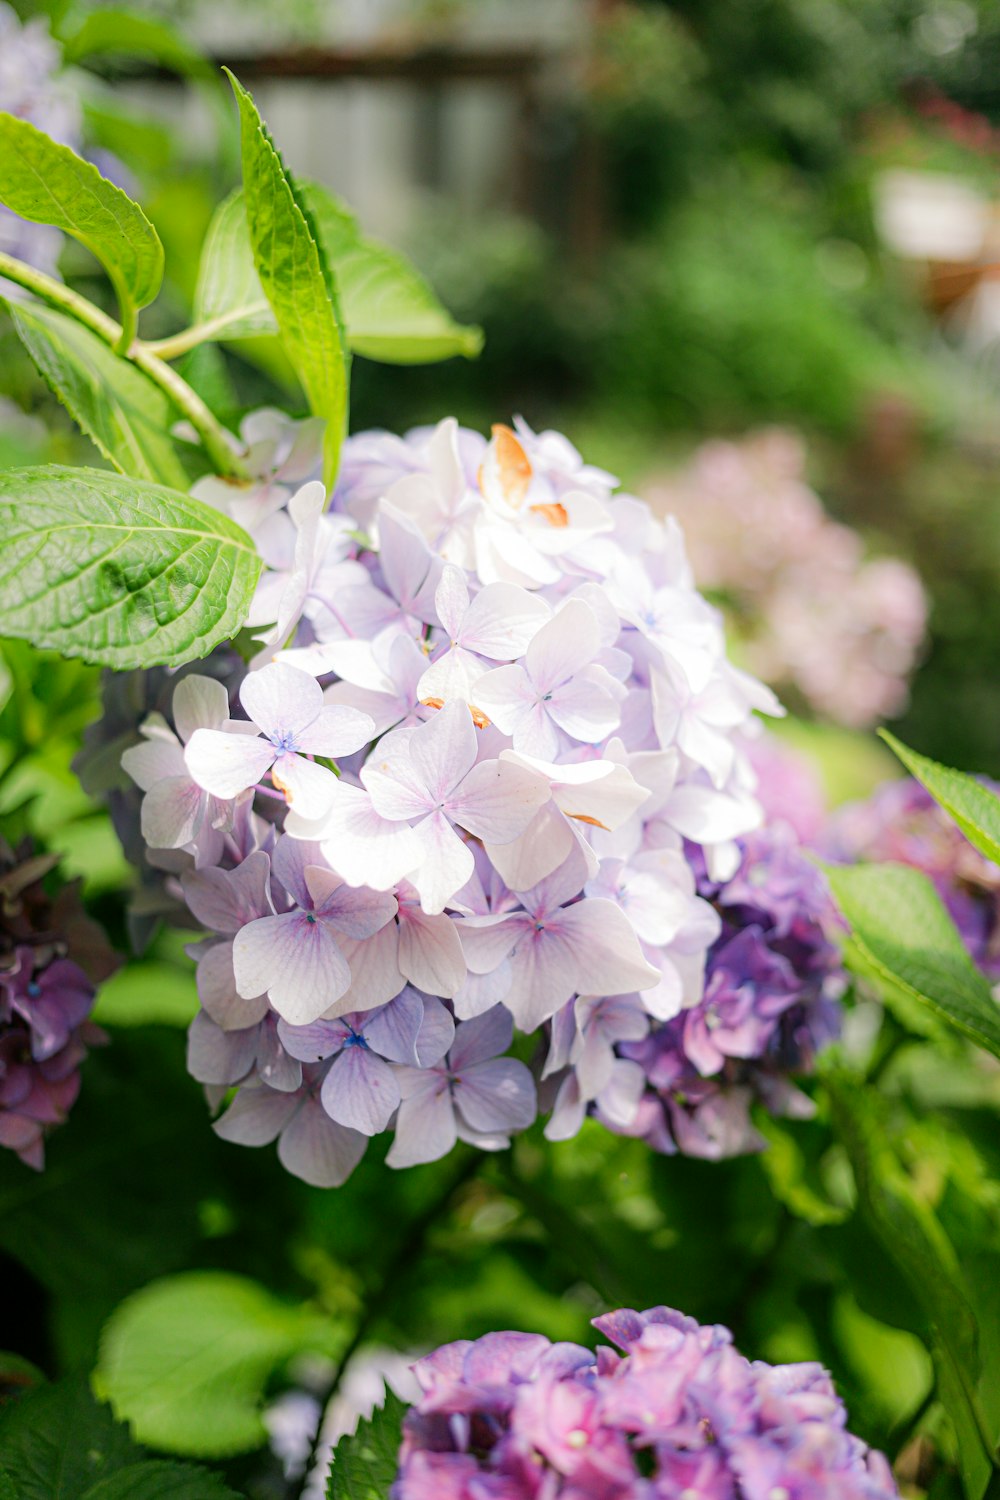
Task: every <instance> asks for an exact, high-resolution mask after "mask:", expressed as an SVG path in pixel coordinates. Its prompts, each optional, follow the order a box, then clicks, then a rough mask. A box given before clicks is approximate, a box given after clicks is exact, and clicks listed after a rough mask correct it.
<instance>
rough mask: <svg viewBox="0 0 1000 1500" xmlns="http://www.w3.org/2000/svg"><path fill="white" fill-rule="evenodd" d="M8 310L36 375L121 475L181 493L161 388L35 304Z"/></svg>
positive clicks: (169, 409) (182, 481)
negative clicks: (37, 374)
mask: <svg viewBox="0 0 1000 1500" xmlns="http://www.w3.org/2000/svg"><path fill="white" fill-rule="evenodd" d="M6 306H7V311H8V312H9V314H10V317H11V321H12V322H13V324H14V327H15V329H16V330H17V334H18V337H19V338H20V340H21V342H22V344H23V345H24V347H25V348H26V349H27V351H28V353H29V354H30V355H31V358H32V360H33V361H34V363H35V366H36V367H37V369H38V371H39V373H40V374H41V375H42V376H43V378H44V379H45V381H46V383H47V384H48V386H49V387H50V389H51V390H52V391H53V392H54V394H55V395H56V396H58V398H59V400H60V401H61V402H62V404H63V405H64V406H65V407H66V410H67V411H68V412H69V414H70V416H71V417H72V418H73V419H74V421H75V422H76V423H77V424H78V425H79V426H80V427H81V428H82V429H83V431H84V432H85V433H86V434H87V436H88V437H89V438H91V439H92V440H93V442H94V443H95V444H96V445H97V447H98V448H99V449H100V450H101V452H102V453H103V454H104V457H105V458H106V459H108V461H109V462H110V463H112V464H114V466H115V468H116V469H117V470H118V471H119V473H121V474H131V475H133V476H134V477H135V478H136V479H152V480H155V481H158V482H159V483H160V484H166V485H170V486H171V487H172V488H173V489H180V490H184V489H186V488H187V485H188V478H187V475H186V473H185V471H184V465H183V464H182V463H181V461H180V458H179V457H178V454H177V450H176V448H175V447H174V445H173V443H172V442H171V440H170V436H169V433H170V428H171V426H172V425H173V423H174V421H175V420H176V412H175V411H174V408H173V406H172V405H171V403H170V401H169V400H168V398H167V397H166V396H165V395H164V393H163V391H162V390H161V389H160V387H159V386H158V385H155V384H154V383H153V381H152V380H150V379H149V377H148V376H147V375H144V374H143V373H142V371H141V370H139V369H137V368H136V366H135V365H133V364H131V363H130V362H129V361H128V360H125V359H120V358H119V357H118V356H117V355H116V354H114V353H113V352H112V351H111V350H110V349H109V348H108V346H107V345H106V344H105V343H104V342H103V341H102V340H101V339H99V338H98V337H97V335H96V334H93V333H91V332H90V329H89V328H84V326H83V324H82V323H77V322H76V320H75V319H73V318H68V317H66V316H65V315H64V314H63V313H59V312H55V311H54V309H52V308H50V307H45V306H43V305H42V304H41V303H38V302H35V303H27V302H9V303H7V304H6Z"/></svg>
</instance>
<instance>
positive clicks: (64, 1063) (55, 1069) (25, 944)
mask: <svg viewBox="0 0 1000 1500" xmlns="http://www.w3.org/2000/svg"><path fill="white" fill-rule="evenodd" d="M56 863H57V861H56V859H55V857H53V856H49V855H40V854H36V853H35V852H34V850H33V849H32V847H31V845H30V842H28V841H25V843H24V844H22V845H20V846H19V847H18V848H17V849H16V850H13V849H11V848H10V847H9V846H8V845H7V844H5V843H4V842H3V840H0V1146H6V1147H7V1148H8V1149H9V1150H12V1151H16V1152H17V1154H18V1156H19V1157H20V1158H21V1160H22V1161H23V1162H24V1163H25V1164H26V1165H27V1166H29V1167H34V1168H35V1169H36V1170H38V1171H40V1170H41V1169H42V1167H43V1166H44V1165H45V1138H46V1136H47V1135H48V1134H49V1132H50V1131H51V1130H52V1129H53V1127H55V1126H56V1125H60V1124H62V1123H63V1121H64V1120H65V1119H66V1116H67V1114H68V1113H69V1110H70V1108H71V1106H72V1105H73V1103H74V1101H75V1099H76V1096H77V1094H78V1093H79V1091H80V1071H79V1070H80V1063H81V1062H82V1061H83V1059H84V1058H85V1057H86V1055H87V1047H88V1046H93V1045H94V1044H95V1043H99V1042H101V1041H103V1040H104V1036H103V1033H102V1032H101V1031H100V1029H99V1028H98V1027H96V1026H95V1025H93V1023H92V1022H91V1021H90V1020H89V1019H88V1018H89V1016H90V1012H91V1010H92V1009H93V1004H94V996H95V992H96V982H97V981H98V980H100V979H103V978H105V977H106V976H107V975H108V974H109V973H110V972H111V970H112V969H113V967H114V957H113V955H112V953H111V950H110V949H109V948H108V946H107V943H106V942H105V940H104V937H103V934H102V933H101V932H100V930H99V929H98V928H97V926H96V925H95V924H94V923H92V922H90V921H89V919H88V918H86V917H85V916H84V915H83V912H82V910H81V908H80V904H79V896H78V894H77V891H76V888H75V887H73V886H63V887H62V889H61V891H60V892H59V893H58V894H57V895H56V896H55V897H54V898H53V897H51V896H50V895H49V893H48V890H47V889H46V878H47V877H49V876H50V873H51V871H52V870H53V868H54V867H55V865H56Z"/></svg>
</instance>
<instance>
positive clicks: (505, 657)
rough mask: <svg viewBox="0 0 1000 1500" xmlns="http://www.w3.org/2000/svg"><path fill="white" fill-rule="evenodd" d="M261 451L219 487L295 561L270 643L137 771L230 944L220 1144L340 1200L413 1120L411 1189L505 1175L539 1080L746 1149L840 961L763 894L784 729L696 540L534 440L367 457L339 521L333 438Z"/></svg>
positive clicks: (450, 442) (782, 897)
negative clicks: (760, 733) (282, 1165)
mask: <svg viewBox="0 0 1000 1500" xmlns="http://www.w3.org/2000/svg"><path fill="white" fill-rule="evenodd" d="M242 433H243V438H244V441H245V443H246V445H247V446H248V450H249V451H248V457H247V463H248V468H249V471H250V473H251V475H252V477H251V478H250V479H249V480H247V481H245V482H243V483H241V484H238V485H221V484H220V483H219V482H217V481H214V480H207V481H202V482H200V484H199V486H198V490H199V493H200V494H201V495H202V497H203V498H204V499H206V500H207V501H209V502H210V503H212V504H215V505H218V506H220V507H221V508H224V509H226V510H227V511H228V512H229V514H231V515H233V516H235V517H236V518H237V519H239V520H240V522H241V524H243V525H244V526H245V527H246V528H247V530H248V531H249V533H250V534H251V536H252V537H253V538H254V540H255V543H256V545H257V547H258V550H259V551H260V554H261V557H262V559H263V561H264V563H265V565H266V566H265V569H264V572H263V575H262V578H261V582H260V584H259V586H258V590H257V593H256V596H255V599H254V603H253V607H252V610H251V614H250V623H251V626H252V627H253V628H255V629H258V628H259V629H260V630H261V633H260V635H259V636H258V640H259V641H260V642H261V646H262V649H261V651H260V652H259V653H258V655H257V656H256V657H255V658H254V659H253V660H252V661H251V663H250V667H249V671H245V670H244V669H243V668H241V667H239V668H234V670H233V671H232V672H231V673H226V672H224V673H223V679H222V685H221V686H220V685H219V683H217V682H213V681H210V680H208V679H207V678H203V677H202V676H201V674H199V673H197V672H194V673H189V674H187V675H185V676H177V677H175V678H174V681H173V684H172V686H173V691H172V694H170V693H165V694H163V695H160V696H158V699H157V702H156V705H155V709H154V711H153V712H151V713H149V714H148V716H147V718H146V719H145V720H144V721H143V723H142V724H141V725H140V726H138V728H139V735H138V738H139V740H140V743H139V744H135V743H134V742H133V743H132V744H131V745H130V746H129V747H128V748H127V749H126V750H125V754H124V757H123V762H122V763H123V765H124V768H125V770H126V771H127V772H128V774H129V775H130V776H131V778H132V779H133V781H134V782H135V783H136V785H137V787H138V788H139V789H140V790H141V791H142V792H143V794H144V797H143V800H142V804H141V811H140V822H141V827H142V830H143V831H144V833H145V834H146V839H147V844H148V845H149V847H148V848H147V850H146V858H147V861H150V862H153V863H154V864H155V865H156V866H157V868H159V869H162V870H165V871H166V872H168V879H169V882H170V890H171V893H174V892H177V891H180V893H181V894H182V895H183V897H184V899H185V902H186V905H187V908H188V912H189V914H190V916H191V917H193V918H194V919H195V921H196V923H197V925H198V926H199V927H200V929H201V931H202V934H203V938H202V941H201V942H200V943H199V944H198V945H197V946H195V947H193V948H192V949H191V950H190V951H191V953H192V955H193V956H194V957H195V958H196V959H197V964H198V991H199V996H200V999H201V1002H202V1007H203V1009H202V1012H201V1013H200V1014H199V1016H198V1018H197V1019H196V1021H195V1022H194V1024H193V1026H192V1028H191V1033H190V1038H189V1054H188V1055H189V1063H190V1068H191V1071H192V1073H193V1074H194V1076H195V1077H196V1078H197V1079H199V1081H201V1082H202V1083H203V1084H204V1085H205V1087H206V1090H207V1093H208V1097H209V1100H210V1101H211V1103H212V1104H213V1106H217V1105H219V1104H221V1103H222V1102H223V1100H224V1099H225V1096H226V1094H227V1092H228V1091H229V1090H230V1089H231V1088H234V1087H235V1088H236V1089H237V1093H236V1096H235V1099H232V1100H230V1101H229V1105H228V1108H227V1110H226V1112H225V1114H224V1115H223V1116H222V1118H221V1119H220V1120H219V1121H218V1122H217V1128H218V1130H219V1132H220V1134H222V1135H224V1136H226V1137H227V1138H228V1139H232V1140H241V1141H244V1142H247V1143H254V1142H255V1143H258V1144H259V1143H262V1142H264V1141H266V1140H273V1139H277V1140H278V1143H279V1146H278V1149H279V1153H280V1155H281V1157H282V1160H284V1161H285V1162H286V1164H287V1165H289V1166H290V1168H291V1169H292V1170H294V1171H297V1172H299V1173H300V1175H302V1176H305V1177H306V1178H307V1180H309V1181H312V1182H317V1183H319V1182H323V1183H327V1184H329V1183H332V1182H334V1181H336V1180H342V1178H343V1175H344V1174H345V1173H346V1171H348V1170H349V1169H350V1166H351V1165H352V1164H353V1163H354V1162H355V1161H356V1160H357V1159H358V1158H359V1157H360V1155H361V1153H362V1152H363V1150H364V1148H365V1143H366V1141H367V1140H368V1139H369V1137H370V1136H372V1135H374V1134H376V1133H378V1132H380V1131H382V1130H384V1129H394V1131H395V1141H394V1144H393V1145H392V1147H391V1149H390V1152H389V1155H388V1161H389V1164H390V1165H391V1166H406V1165H408V1164H410V1163H415V1162H423V1161H430V1160H433V1159H434V1158H435V1157H438V1156H441V1155H443V1154H444V1153H445V1152H446V1151H448V1150H450V1148H451V1147H452V1145H453V1144H454V1142H455V1141H456V1140H457V1139H462V1140H467V1141H471V1142H473V1143H475V1144H477V1145H479V1146H481V1147H482V1148H484V1149H487V1150H492V1149H498V1148H500V1147H502V1146H504V1145H505V1144H506V1143H507V1142H508V1141H509V1139H510V1136H511V1134H512V1133H513V1132H515V1131H519V1130H523V1129H524V1128H526V1127H527V1126H528V1125H529V1124H530V1123H531V1122H532V1120H533V1119H534V1118H535V1113H536V1110H537V1107H538V1098H539V1086H540V1089H541V1097H542V1099H543V1102H544V1103H546V1104H554V1107H555V1112H554V1116H553V1120H552V1122H551V1124H550V1133H551V1134H553V1135H558V1136H566V1135H569V1134H572V1133H573V1131H574V1130H576V1129H577V1128H579V1125H580V1123H581V1121H582V1119H583V1118H584V1116H585V1115H586V1114H587V1113H588V1112H591V1113H596V1114H597V1115H598V1116H599V1117H600V1118H601V1119H603V1120H605V1121H606V1122H607V1123H608V1125H609V1126H611V1127H612V1128H614V1129H616V1130H624V1131H629V1132H632V1133H637V1134H643V1135H647V1136H648V1137H649V1138H650V1139H651V1140H652V1139H656V1141H657V1143H658V1144H660V1143H661V1138H662V1141H663V1142H666V1143H668V1144H669V1146H670V1149H676V1148H677V1147H678V1146H680V1148H681V1149H684V1150H701V1151H702V1153H703V1154H718V1151H719V1149H720V1147H719V1141H720V1140H721V1138H722V1137H723V1136H725V1139H726V1147H725V1149H727V1150H728V1149H735V1148H736V1147H737V1146H738V1144H739V1141H738V1139H737V1137H738V1134H739V1132H738V1130H737V1129H736V1128H735V1127H734V1125H733V1122H732V1118H731V1112H732V1111H733V1109H734V1108H736V1110H737V1114H739V1110H742V1115H741V1116H739V1118H740V1119H741V1120H743V1121H744V1122H745V1115H746V1105H745V1102H743V1101H744V1100H745V1099H749V1098H750V1097H752V1096H754V1086H753V1083H752V1081H751V1080H752V1079H755V1078H757V1077H758V1076H759V1077H760V1078H761V1079H762V1080H763V1079H764V1078H765V1075H766V1078H767V1080H768V1083H767V1087H768V1088H769V1089H770V1093H769V1094H768V1095H767V1097H768V1098H769V1100H770V1101H771V1102H772V1103H773V1104H775V1105H780V1104H782V1101H781V1099H780V1098H779V1094H780V1086H781V1085H782V1084H783V1080H784V1077H785V1074H786V1073H787V1070H788V1069H789V1068H790V1067H793V1066H795V1065H796V1064H797V1063H799V1062H800V1061H802V1059H803V1058H804V1057H805V1056H806V1054H807V1053H808V1050H809V1046H810V1045H811V1043H810V1039H809V1035H808V1033H809V1028H810V1026H811V1025H813V1024H814V1021H815V1007H814V1006H813V1005H812V1003H811V1002H812V999H813V996H812V990H811V988H809V986H812V985H813V979H814V976H813V975H812V973H811V972H810V974H809V975H808V977H806V969H807V968H808V965H809V962H813V963H814V966H815V968H816V970H817V974H819V976H820V979H823V978H825V972H826V970H825V967H824V965H826V964H827V960H828V955H827V951H826V950H825V949H824V950H823V953H822V955H821V956H820V955H816V954H814V953H813V950H812V946H811V945H812V944H813V941H814V935H813V932H812V929H811V928H810V927H809V926H808V922H807V921H805V919H804V918H802V915H801V909H800V908H802V903H805V907H809V903H810V901H812V899H813V896H812V887H813V885H814V883H815V878H814V875H813V872H812V871H811V870H810V869H807V868H805V867H803V866H796V865H795V863H794V858H793V857H792V856H791V855H790V856H789V860H790V863H789V867H788V870H787V871H785V870H784V869H783V868H782V869H781V870H779V863H780V857H779V854H778V852H777V850H776V849H775V850H771V851H770V852H769V854H768V859H769V860H770V865H769V869H770V874H769V876H768V879H769V881H770V886H769V889H768V901H769V902H770V905H769V906H768V910H767V915H766V921H765V918H764V917H763V916H762V915H761V914H760V912H759V911H758V906H757V905H755V904H754V902H755V900H756V898H757V896H758V894H759V893H758V892H757V889H756V886H755V885H754V879H756V877H753V879H751V877H750V876H749V875H748V874H747V872H746V870H745V869H744V864H745V862H746V861H747V859H749V858H751V855H750V854H749V853H748V850H749V849H750V846H749V845H747V844H745V843H740V840H742V839H745V838H746V836H747V835H750V834H751V833H752V831H753V830H754V829H755V828H757V827H758V826H759V824H760V821H761V809H760V806H759V804H758V802H757V800H756V798H755V796H754V793H753V785H754V777H753V772H752V769H751V765H750V761H749V757H748V753H747V746H748V745H749V743H750V741H751V739H752V737H753V734H754V733H755V726H754V724H753V714H754V712H755V711H757V710H760V711H764V712H770V713H776V712H780V709H779V707H778V705H777V703H776V702H775V700H774V699H773V697H772V696H771V695H770V694H769V693H768V692H767V690H765V689H763V688H762V687H761V686H760V684H759V683H756V682H755V681H754V680H753V679H752V678H750V677H748V676H746V674H744V673H742V672H740V671H739V670H737V669H736V668H735V667H734V666H733V665H732V664H731V663H730V662H729V661H728V659H727V657H726V653H725V640H724V636H723V631H722V627H721V621H720V617H719V615H718V613H717V612H716V611H715V610H714V609H713V608H712V607H711V606H710V605H709V604H708V603H707V602H706V600H704V599H703V598H702V597H701V595H700V594H698V592H697V590H696V589H695V587H694V581H693V579H692V577H691V573H690V569H689V568H688V564H687V561H686V558H685V555H684V547H683V540H682V537H681V535H680V531H679V529H678V527H677V526H676V524H675V523H673V522H672V521H670V520H668V521H666V522H662V521H659V520H657V519H656V518H654V517H653V516H652V515H651V514H650V512H649V511H648V510H647V508H646V507H645V506H643V505H642V504H641V503H640V502H639V501H637V500H635V499H634V498H632V497H631V496H628V495H622V494H616V493H615V485H616V481H615V480H614V479H613V478H612V476H610V475H608V474H605V473H604V472H603V471H602V470H600V469H595V468H593V467H591V466H589V465H587V464H585V463H584V462H583V461H582V459H581V458H580V456H579V454H577V453H576V450H575V449H573V448H572V446H571V445H570V444H569V443H568V442H567V441H566V439H565V438H563V437H561V436H560V435H559V434H557V433H541V434H539V433H534V432H532V431H531V429H530V428H528V427H527V426H526V425H525V424H524V423H522V422H517V423H516V424H515V428H514V429H512V428H508V427H503V426H498V427H496V428H494V429H493V433H492V435H491V437H490V438H489V439H487V438H484V437H481V436H479V435H478V434H476V433H471V432H463V431H462V430H461V429H459V428H458V426H457V424H456V423H455V422H453V421H451V420H447V421H445V422H442V423H440V424H439V425H438V426H437V427H436V428H434V429H433V430H427V429H424V430H420V431H419V432H415V433H411V434H409V435H407V437H405V438H403V439H399V438H391V437H389V436H387V435H385V434H378V433H367V434H362V435H360V436H359V437H355V438H351V439H349V440H348V441H347V443H346V445H345V459H344V468H343V473H342V478H341V482H340V486H339V488H338V489H337V491H336V492H335V493H334V495H333V496H332V497H331V498H330V500H329V503H328V499H327V496H326V495H325V493H324V491H323V488H322V485H321V483H320V482H319V480H318V477H317V476H318V473H319V470H320V457H321V454H320V442H321V432H320V431H319V429H318V427H317V425H316V424H315V423H312V422H310V423H306V424H296V423H293V422H291V421H289V420H288V419H287V418H284V417H282V415H281V414H280V413H275V412H262V413H257V414H255V416H254V417H252V418H249V419H247V421H246V422H245V423H244V425H243V429H242ZM235 441H236V440H235V439H234V442H235ZM152 706H153V705H150V707H152ZM752 857H753V858H757V857H758V856H756V855H754V856H752ZM699 880H700V882H701V884H700V886H699V884H698V882H699ZM797 880H798V881H799V882H801V883H802V884H803V889H804V894H803V895H802V896H801V899H800V897H799V894H798V888H797V886H796V881H797ZM741 881H743V882H744V884H746V883H747V882H749V887H750V888H751V889H750V894H749V896H747V898H746V899H743V897H742V896H741V894H740V893H741V892H742V890H743V885H742V884H741ZM783 903H784V904H783ZM797 903H798V904H797ZM758 904H759V903H758ZM765 904H767V903H765ZM772 907H773V910H772V909H771V908H772ZM710 955H711V962H710V968H709V971H708V975H707V988H706V958H707V957H709V956H710ZM820 971H822V973H820ZM807 989H808V997H807V995H806V990H807ZM807 998H808V1001H809V1003H807ZM515 1028H516V1029H518V1030H520V1031H522V1032H524V1033H527V1034H529V1035H535V1036H536V1037H540V1038H542V1039H543V1040H545V1041H547V1043H548V1051H547V1055H546V1052H545V1049H544V1048H542V1049H536V1063H535V1065H534V1068H533V1069H529V1067H528V1066H527V1065H526V1064H525V1063H524V1062H522V1061H520V1060H519V1059H518V1058H515V1057H511V1056H509V1055H505V1054H507V1053H508V1049H509V1048H510V1047H511V1046H512V1041H513V1031H514V1030H515ZM668 1075H669V1078H668ZM772 1083H773V1085H774V1086H773V1087H772ZM764 1092H765V1089H764V1083H763V1082H762V1084H761V1087H760V1088H759V1089H757V1091H756V1096H757V1097H763V1096H764ZM796 1097H799V1098H801V1096H795V1095H794V1094H792V1093H789V1096H788V1098H789V1100H794V1099H795V1098H796ZM665 1111H666V1113H665ZM671 1111H672V1112H674V1113H676V1112H677V1111H679V1112H680V1117H679V1118H678V1119H676V1120H675V1119H674V1118H673V1113H670V1112H671ZM668 1114H669V1119H668ZM743 1128H744V1134H745V1123H744V1127H743ZM708 1136H711V1137H712V1140H713V1142H714V1144H713V1145H712V1146H711V1149H709V1148H707V1147H706V1146H704V1144H703V1143H702V1140H703V1138H704V1137H708ZM310 1153H312V1155H311V1154H310Z"/></svg>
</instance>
